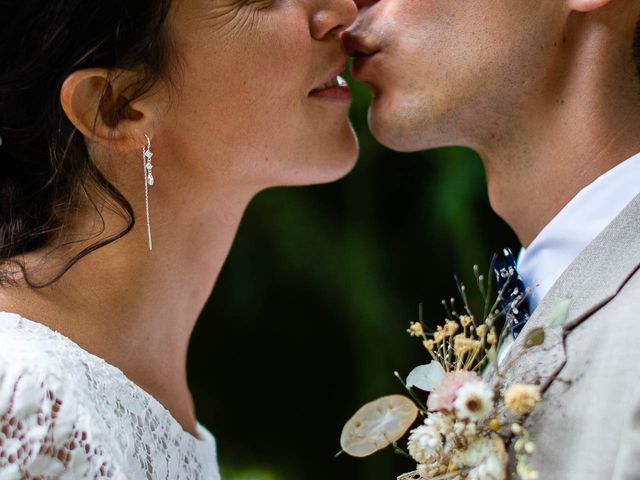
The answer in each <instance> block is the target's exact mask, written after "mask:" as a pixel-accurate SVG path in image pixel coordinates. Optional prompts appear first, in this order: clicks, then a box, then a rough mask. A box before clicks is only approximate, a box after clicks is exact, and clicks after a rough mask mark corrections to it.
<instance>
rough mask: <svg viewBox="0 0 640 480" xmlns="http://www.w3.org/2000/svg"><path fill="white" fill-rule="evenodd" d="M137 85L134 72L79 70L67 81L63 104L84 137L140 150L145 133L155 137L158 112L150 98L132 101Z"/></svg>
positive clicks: (112, 146)
mask: <svg viewBox="0 0 640 480" xmlns="http://www.w3.org/2000/svg"><path fill="white" fill-rule="evenodd" d="M135 82H136V77H135V74H134V72H129V71H120V72H117V73H114V72H113V71H112V70H107V69H101V68H89V69H83V70H77V71H75V72H73V73H72V74H71V75H69V76H68V77H67V78H66V79H65V81H64V83H63V85H62V89H61V91H60V102H61V104H62V108H63V110H64V112H65V114H66V115H67V117H68V118H69V120H70V121H71V123H73V125H74V126H75V127H76V128H77V129H78V130H79V131H80V132H81V133H82V134H83V135H84V136H85V137H87V138H89V139H91V140H92V141H94V142H97V143H102V144H105V145H108V146H109V147H110V148H115V149H118V150H131V149H134V148H139V147H140V145H141V144H142V143H143V141H144V138H145V137H144V135H145V134H147V135H149V136H150V137H152V136H153V123H154V122H153V118H154V114H155V111H154V109H153V108H152V104H151V102H149V101H148V99H147V100H144V99H141V98H138V99H135V100H134V101H132V102H130V101H129V99H128V96H127V93H128V91H130V90H131V88H132V86H133V85H135Z"/></svg>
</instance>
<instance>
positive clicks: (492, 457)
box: [453, 436, 506, 480]
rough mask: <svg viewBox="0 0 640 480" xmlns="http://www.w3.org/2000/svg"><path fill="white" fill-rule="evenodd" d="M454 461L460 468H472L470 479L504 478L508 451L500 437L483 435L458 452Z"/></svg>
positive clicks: (469, 474) (491, 479) (489, 479)
mask: <svg viewBox="0 0 640 480" xmlns="http://www.w3.org/2000/svg"><path fill="white" fill-rule="evenodd" d="M453 462H454V463H455V464H456V465H457V466H458V467H459V468H470V469H471V470H469V473H468V476H467V477H466V478H467V479H468V480H504V479H505V478H506V468H505V466H506V451H505V448H504V442H503V441H502V439H500V438H499V437H495V436H494V437H493V438H486V437H481V438H479V439H477V440H475V441H473V442H471V443H470V444H469V446H468V447H467V448H466V449H465V450H461V451H459V452H456V453H455V454H454V457H453Z"/></svg>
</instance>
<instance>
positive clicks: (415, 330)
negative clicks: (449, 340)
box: [407, 322, 424, 337]
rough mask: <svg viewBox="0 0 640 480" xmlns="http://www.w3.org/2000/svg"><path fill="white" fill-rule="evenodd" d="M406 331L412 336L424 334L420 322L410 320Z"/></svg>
mask: <svg viewBox="0 0 640 480" xmlns="http://www.w3.org/2000/svg"><path fill="white" fill-rule="evenodd" d="M407 333H409V334H410V335H411V336H412V337H422V336H423V335H424V329H423V328H422V324H421V323H420V322H411V324H410V326H409V329H408V330H407Z"/></svg>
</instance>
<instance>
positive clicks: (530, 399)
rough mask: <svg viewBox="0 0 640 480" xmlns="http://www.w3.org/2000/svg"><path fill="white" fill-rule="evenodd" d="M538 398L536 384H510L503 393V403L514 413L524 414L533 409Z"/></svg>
mask: <svg viewBox="0 0 640 480" xmlns="http://www.w3.org/2000/svg"><path fill="white" fill-rule="evenodd" d="M540 398H541V394H540V387H538V386H536V385H512V386H511V387H509V389H508V390H507V391H506V393H505V394H504V403H505V405H506V407H507V408H508V409H509V410H510V411H512V412H513V413H515V414H516V415H525V414H527V413H531V412H532V411H533V409H534V408H535V406H536V404H537V403H538V402H539V401H540Z"/></svg>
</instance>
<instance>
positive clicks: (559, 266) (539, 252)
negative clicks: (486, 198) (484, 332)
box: [518, 153, 640, 312]
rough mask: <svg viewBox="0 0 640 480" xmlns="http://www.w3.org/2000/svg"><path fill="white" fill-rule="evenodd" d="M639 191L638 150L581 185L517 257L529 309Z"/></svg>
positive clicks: (639, 164)
mask: <svg viewBox="0 0 640 480" xmlns="http://www.w3.org/2000/svg"><path fill="white" fill-rule="evenodd" d="M639 194H640V153H638V154H636V155H634V156H633V157H631V158H629V159H628V160H625V161H624V162H622V163H620V164H618V165H616V166H615V167H613V168H612V169H611V170H609V171H607V172H606V173H604V174H602V175H601V176H599V177H598V178H597V179H596V180H594V181H593V182H592V183H591V184H589V185H587V186H586V187H584V188H583V189H582V190H580V191H579V192H578V194H577V195H576V196H575V197H573V199H572V200H571V201H570V202H569V203H567V204H566V205H565V207H564V208H563V209H562V210H560V212H559V213H558V214H557V215H556V216H555V217H554V218H553V219H552V220H551V221H550V222H549V223H548V224H547V225H546V226H545V227H544V228H543V229H542V230H541V231H540V233H539V234H538V236H537V237H536V238H535V239H534V240H533V242H531V244H530V245H529V246H528V247H527V248H526V249H525V248H523V249H522V250H521V251H520V255H519V257H518V272H519V273H520V276H521V277H522V280H523V282H524V284H525V285H526V286H527V287H529V288H530V289H531V294H530V297H529V307H530V310H531V312H533V310H534V309H535V308H536V307H537V306H538V304H539V303H540V301H541V300H542V299H543V298H544V297H545V295H546V294H547V293H548V292H549V290H550V289H551V287H552V286H553V284H554V283H555V282H556V280H558V278H560V275H562V273H563V272H564V271H565V270H566V269H567V267H568V266H569V265H570V264H571V263H572V262H573V261H574V260H575V259H576V258H577V257H578V255H580V253H581V252H582V251H583V250H584V249H585V248H586V247H587V245H589V244H590V243H591V242H592V241H593V240H594V239H595V238H596V237H597V236H598V235H599V234H600V233H601V232H602V231H603V230H604V229H605V228H606V227H607V226H608V225H609V224H610V223H611V222H612V221H613V219H614V218H616V217H617V216H618V214H619V213H620V212H621V211H622V210H623V209H624V207H626V206H627V205H628V204H629V203H630V202H631V200H633V199H634V198H635V197H636V196H637V195H639Z"/></svg>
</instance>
